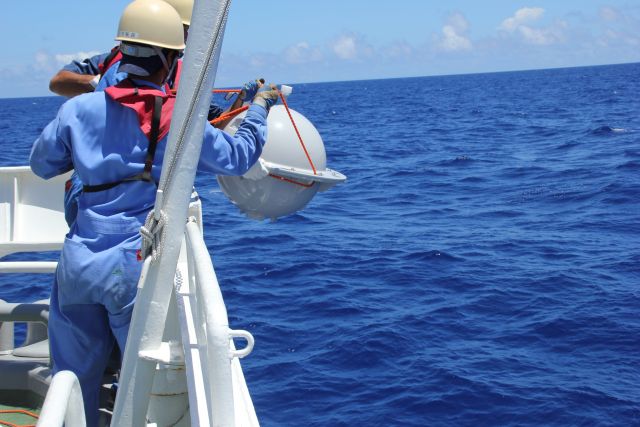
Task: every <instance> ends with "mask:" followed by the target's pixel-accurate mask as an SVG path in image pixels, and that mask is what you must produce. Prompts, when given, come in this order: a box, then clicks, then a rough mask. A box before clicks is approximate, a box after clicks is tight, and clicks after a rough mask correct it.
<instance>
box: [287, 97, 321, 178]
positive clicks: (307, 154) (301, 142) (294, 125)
mask: <svg viewBox="0 0 640 427" xmlns="http://www.w3.org/2000/svg"><path fill="white" fill-rule="evenodd" d="M278 93H279V94H280V99H282V104H283V105H284V109H285V110H287V114H288V115H289V119H291V124H292V125H293V128H294V129H295V131H296V135H298V140H299V141H300V145H302V149H303V150H304V154H305V155H306V156H307V160H309V164H310V165H311V169H313V174H314V175H317V174H318V172H316V167H315V166H314V165H313V161H312V160H311V156H309V152H308V151H307V147H306V146H305V145H304V141H303V140H302V137H301V136H300V132H298V127H297V126H296V122H295V121H294V120H293V116H292V115H291V111H289V106H288V105H287V100H286V99H285V98H284V95H283V94H282V92H280V91H278Z"/></svg>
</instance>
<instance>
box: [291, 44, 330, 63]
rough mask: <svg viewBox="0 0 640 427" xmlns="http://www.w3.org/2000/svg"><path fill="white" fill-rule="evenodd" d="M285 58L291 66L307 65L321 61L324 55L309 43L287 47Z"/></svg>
mask: <svg viewBox="0 0 640 427" xmlns="http://www.w3.org/2000/svg"><path fill="white" fill-rule="evenodd" d="M284 58H285V60H286V61H287V62H288V63H289V64H305V63H309V62H317V61H321V60H322V58H323V55H322V52H321V51H320V49H318V48H317V47H314V46H310V45H309V43H307V42H300V43H297V44H295V45H293V46H289V47H287V48H286V49H285V50H284Z"/></svg>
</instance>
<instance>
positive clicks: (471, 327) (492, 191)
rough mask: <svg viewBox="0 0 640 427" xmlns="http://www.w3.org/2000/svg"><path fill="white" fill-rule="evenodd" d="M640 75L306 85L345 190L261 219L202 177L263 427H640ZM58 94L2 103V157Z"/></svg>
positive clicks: (23, 158) (15, 295) (7, 282)
mask: <svg viewBox="0 0 640 427" xmlns="http://www.w3.org/2000/svg"><path fill="white" fill-rule="evenodd" d="M639 75H640V64H628V65H616V66H601V67H586V68H572V69H557V70H542V71H527V72H510V73H495V74H477V75H460V76H443V77H425V78H409V79H390V80H371V81H356V82H339V83H321V84H297V85H295V84H294V85H293V86H294V92H293V95H292V96H291V98H290V106H291V107H292V108H293V109H295V110H297V111H299V112H301V113H302V114H304V115H305V116H307V117H308V118H309V119H310V120H311V121H312V122H313V123H314V124H315V125H316V127H317V128H318V130H319V132H320V134H321V135H322V137H323V139H324V143H325V146H326V151H327V156H328V165H329V167H331V168H332V169H336V170H338V171H340V172H342V173H344V174H345V175H347V176H348V178H349V179H348V182H347V183H346V184H343V185H340V186H338V187H335V188H333V189H331V190H330V191H328V192H326V193H321V194H318V195H317V196H316V197H315V199H313V200H312V202H311V203H310V204H309V205H308V206H307V207H306V208H305V209H304V210H303V211H301V212H299V213H297V214H295V215H292V216H290V217H287V218H283V219H280V220H278V221H277V222H268V221H265V222H256V221H252V220H249V219H247V218H245V217H244V216H243V215H242V214H241V213H239V211H238V210H237V209H236V208H235V207H234V206H233V205H232V204H231V203H230V202H229V201H228V200H227V199H226V198H225V196H224V195H223V194H222V193H221V192H220V190H219V188H218V186H217V184H216V181H215V178H214V177H211V176H205V175H201V176H199V177H198V179H197V188H198V189H199V191H200V195H201V197H202V199H203V201H204V202H203V203H204V209H205V215H204V218H205V224H206V242H207V245H208V247H209V249H210V250H211V252H212V254H213V259H214V264H215V267H216V271H217V274H218V279H219V282H220V284H221V287H222V290H223V294H224V297H225V300H226V302H227V308H228V312H229V316H230V324H231V326H232V327H233V328H236V329H247V330H249V331H250V332H251V333H252V334H253V335H254V336H255V339H256V346H255V349H254V351H253V353H252V354H251V355H250V356H249V357H247V358H246V359H243V361H242V364H243V367H244V370H245V375H246V378H247V382H248V385H249V389H250V391H251V392H252V396H253V399H254V404H255V407H256V410H257V413H258V417H259V419H260V420H261V423H262V425H264V426H354V425H370V426H400V425H402V426H426V425H429V426H540V425H545V426H591V425H594V426H595V425H597V426H631V425H640V316H639V312H640V291H639V290H640V201H639V200H640V197H639V196H640V79H638V76H639ZM61 103H62V99H61V98H56V97H50V98H30V99H1V100H0V108H1V111H2V115H0V144H1V146H2V151H3V153H4V154H3V156H1V160H0V163H1V164H2V165H22V164H26V163H27V159H28V154H29V149H30V145H31V143H32V141H33V140H34V139H35V137H36V136H37V135H38V133H39V132H40V131H41V130H42V128H43V127H44V126H45V125H46V123H47V122H48V121H49V120H51V119H52V118H53V117H54V114H55V112H56V109H57V108H58V106H59V105H60V104H61ZM17 258H18V256H17V255H12V256H9V257H6V258H5V259H4V260H11V259H17ZM49 287H50V281H49V280H48V279H43V278H42V277H41V276H24V277H12V278H11V279H7V278H6V277H2V278H1V279H0V298H2V299H5V300H9V301H20V300H22V301H32V300H35V299H39V298H46V297H47V296H48V293H49Z"/></svg>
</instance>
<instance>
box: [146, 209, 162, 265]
mask: <svg viewBox="0 0 640 427" xmlns="http://www.w3.org/2000/svg"><path fill="white" fill-rule="evenodd" d="M166 223H167V217H166V216H165V214H164V212H162V211H160V218H159V219H156V214H155V211H154V210H151V212H149V214H148V215H147V219H146V220H145V222H144V225H143V226H142V227H140V234H141V235H142V258H143V259H145V258H147V257H148V256H151V259H152V260H153V261H155V260H157V259H158V257H159V256H160V254H161V253H162V248H163V242H164V237H165V233H166V230H165V228H164V226H165V224H166Z"/></svg>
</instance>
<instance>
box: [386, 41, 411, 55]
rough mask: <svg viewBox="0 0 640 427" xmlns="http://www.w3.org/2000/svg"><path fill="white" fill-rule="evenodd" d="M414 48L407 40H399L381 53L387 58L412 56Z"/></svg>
mask: <svg viewBox="0 0 640 427" xmlns="http://www.w3.org/2000/svg"><path fill="white" fill-rule="evenodd" d="M413 53H414V48H413V47H412V46H411V45H410V44H408V43H407V42H405V41H399V42H395V43H393V44H391V45H390V46H387V47H385V48H383V49H382V50H381V54H382V55H383V56H385V57H387V58H410V57H411V55H412V54H413Z"/></svg>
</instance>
